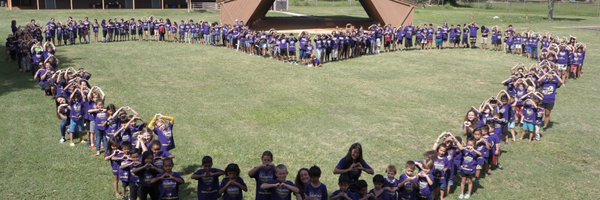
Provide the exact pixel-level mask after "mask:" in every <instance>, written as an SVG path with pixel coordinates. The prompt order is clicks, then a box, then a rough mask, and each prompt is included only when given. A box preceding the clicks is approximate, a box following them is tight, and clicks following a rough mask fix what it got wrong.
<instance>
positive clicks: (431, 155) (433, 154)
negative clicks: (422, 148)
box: [423, 150, 437, 162]
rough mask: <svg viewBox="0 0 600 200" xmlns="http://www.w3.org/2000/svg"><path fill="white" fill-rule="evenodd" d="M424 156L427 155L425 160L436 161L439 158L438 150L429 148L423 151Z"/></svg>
mask: <svg viewBox="0 0 600 200" xmlns="http://www.w3.org/2000/svg"><path fill="white" fill-rule="evenodd" d="M423 157H425V162H428V161H435V159H437V152H435V150H429V151H426V152H425V153H423Z"/></svg>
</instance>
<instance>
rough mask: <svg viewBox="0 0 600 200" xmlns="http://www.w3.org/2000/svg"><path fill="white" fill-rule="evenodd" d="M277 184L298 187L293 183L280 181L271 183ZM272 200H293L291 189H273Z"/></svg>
mask: <svg viewBox="0 0 600 200" xmlns="http://www.w3.org/2000/svg"><path fill="white" fill-rule="evenodd" d="M277 183H285V184H287V185H291V186H296V185H294V183H293V182H291V181H278V180H274V181H272V182H271V184H277ZM270 190H271V194H272V195H271V199H272V200H291V199H292V191H291V190H290V189H287V188H285V187H281V188H279V187H275V188H271V189H270Z"/></svg>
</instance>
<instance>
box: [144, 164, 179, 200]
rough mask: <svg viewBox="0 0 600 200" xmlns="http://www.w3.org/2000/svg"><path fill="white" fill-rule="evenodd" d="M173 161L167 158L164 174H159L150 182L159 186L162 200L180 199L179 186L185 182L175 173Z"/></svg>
mask: <svg viewBox="0 0 600 200" xmlns="http://www.w3.org/2000/svg"><path fill="white" fill-rule="evenodd" d="M173 165H174V164H173V159H171V158H167V159H165V160H164V173H162V174H159V175H158V176H157V177H156V178H153V179H152V180H151V181H150V182H151V183H154V184H158V191H159V193H160V199H174V200H177V199H179V185H181V184H184V183H185V181H184V180H183V178H181V175H180V174H179V173H177V172H173Z"/></svg>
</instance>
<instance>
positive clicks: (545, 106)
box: [542, 103, 554, 110]
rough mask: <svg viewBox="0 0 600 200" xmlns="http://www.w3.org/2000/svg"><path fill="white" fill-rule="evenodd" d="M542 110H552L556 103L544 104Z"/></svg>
mask: <svg viewBox="0 0 600 200" xmlns="http://www.w3.org/2000/svg"><path fill="white" fill-rule="evenodd" d="M542 108H545V109H546V110H552V109H553V108H554V103H542Z"/></svg>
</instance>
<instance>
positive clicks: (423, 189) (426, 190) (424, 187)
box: [418, 173, 433, 197]
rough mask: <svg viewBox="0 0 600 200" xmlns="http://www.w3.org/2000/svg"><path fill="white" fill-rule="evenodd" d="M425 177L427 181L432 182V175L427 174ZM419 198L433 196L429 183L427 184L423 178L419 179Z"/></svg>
mask: <svg viewBox="0 0 600 200" xmlns="http://www.w3.org/2000/svg"><path fill="white" fill-rule="evenodd" d="M427 176H429V179H431V181H433V174H431V173H429V174H427ZM418 180H419V196H421V197H428V196H431V195H433V187H432V185H429V183H428V182H427V179H426V178H423V177H419V179H418Z"/></svg>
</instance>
